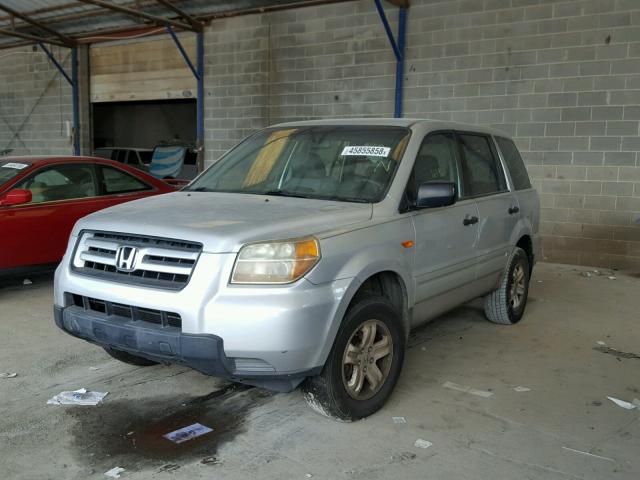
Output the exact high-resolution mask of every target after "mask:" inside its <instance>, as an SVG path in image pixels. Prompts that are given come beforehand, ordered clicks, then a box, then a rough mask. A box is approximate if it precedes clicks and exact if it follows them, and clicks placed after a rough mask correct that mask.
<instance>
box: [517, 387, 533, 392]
mask: <svg viewBox="0 0 640 480" xmlns="http://www.w3.org/2000/svg"><path fill="white" fill-rule="evenodd" d="M513 389H514V390H515V391H516V392H518V393H522V392H530V391H531V389H530V388H528V387H513Z"/></svg>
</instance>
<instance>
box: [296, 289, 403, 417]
mask: <svg viewBox="0 0 640 480" xmlns="http://www.w3.org/2000/svg"><path fill="white" fill-rule="evenodd" d="M374 327H375V328H374ZM372 335H373V336H372ZM405 339H406V336H405V332H404V329H403V327H402V319H401V314H400V312H398V311H397V309H396V308H395V307H394V306H393V305H392V304H391V303H390V302H389V301H388V300H387V299H386V298H383V297H365V298H363V299H361V300H359V301H357V302H356V303H355V304H354V305H352V306H351V307H349V310H348V311H347V313H346V315H345V317H344V319H343V322H342V326H341V327H340V330H339V331H338V334H337V335H336V339H335V341H334V344H333V347H332V349H331V353H329V358H328V359H327V362H326V363H325V365H324V368H323V370H322V373H321V374H320V375H318V376H317V377H310V378H308V379H307V380H305V382H304V383H303V385H302V393H303V396H304V398H305V400H306V401H307V403H308V404H309V405H310V406H311V408H313V409H314V410H315V411H316V412H318V413H320V414H322V415H324V416H327V417H332V418H335V419H337V420H341V421H346V422H349V421H353V420H358V419H360V418H363V417H367V416H369V415H371V414H373V413H375V412H376V411H378V410H379V409H380V408H382V406H383V405H384V404H385V402H386V401H387V399H388V398H389V396H390V395H391V392H392V391H393V388H394V387H395V384H396V382H397V381H398V377H399V376H400V370H401V369H402V362H403V360H404V350H405V342H406V340H405ZM366 345H369V347H368V348H367V347H366ZM376 345H378V347H377V350H378V354H379V355H382V354H384V353H385V352H387V353H386V355H383V356H380V357H379V358H375V357H374V356H372V355H374V354H372V352H375V351H376ZM363 347H364V348H363ZM347 350H349V351H347ZM356 362H360V363H356ZM371 365H375V370H373V368H372V367H371ZM367 367H368V373H366V372H367ZM374 372H377V373H374ZM378 374H380V375H382V376H381V377H380V375H378ZM371 379H373V380H371ZM376 380H378V383H377V385H375V381H376ZM358 386H359V387H360V388H359V389H358Z"/></svg>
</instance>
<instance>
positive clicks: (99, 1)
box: [78, 0, 194, 30]
mask: <svg viewBox="0 0 640 480" xmlns="http://www.w3.org/2000/svg"><path fill="white" fill-rule="evenodd" d="M78 1H79V2H82V3H88V4H91V5H96V6H97V7H102V8H106V9H107V10H113V11H114V12H119V13H126V14H127V15H130V16H132V17H136V18H143V19H145V20H149V21H151V22H153V23H155V24H156V25H162V26H163V27H165V26H167V25H172V26H174V27H178V28H181V29H183V30H194V28H193V27H192V26H191V25H189V24H188V23H184V22H180V21H178V20H173V19H170V18H164V17H158V16H157V15H151V14H150V13H146V12H142V11H140V10H135V9H133V8H129V7H124V6H122V5H117V4H115V3H110V2H106V1H104V0H78Z"/></svg>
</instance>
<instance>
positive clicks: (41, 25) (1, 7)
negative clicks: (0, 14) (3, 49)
mask: <svg viewBox="0 0 640 480" xmlns="http://www.w3.org/2000/svg"><path fill="white" fill-rule="evenodd" d="M0 10H4V11H5V12H7V13H8V14H9V15H11V17H17V18H19V19H20V20H22V21H24V22H27V23H29V24H31V25H33V26H34V27H37V28H38V29H39V30H42V31H43V32H47V33H49V34H51V35H54V36H56V37H58V38H59V39H60V41H61V42H62V43H64V44H66V46H68V47H73V46H74V45H75V42H74V41H73V40H72V39H71V38H69V37H67V36H66V35H63V34H61V33H60V32H58V31H57V30H54V29H53V28H50V27H48V26H46V25H45V24H44V23H41V22H39V21H37V20H34V19H32V18H31V17H29V16H28V15H25V14H24V13H20V12H17V11H16V10H14V9H13V8H10V7H7V6H6V5H2V4H1V3H0Z"/></svg>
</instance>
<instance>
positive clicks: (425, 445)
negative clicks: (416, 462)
mask: <svg viewBox="0 0 640 480" xmlns="http://www.w3.org/2000/svg"><path fill="white" fill-rule="evenodd" d="M413 445H414V446H415V447H418V448H429V447H430V446H431V445H433V443H431V442H429V441H427V440H423V439H421V438H419V439H417V440H416V442H415V443H414V444H413Z"/></svg>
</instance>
